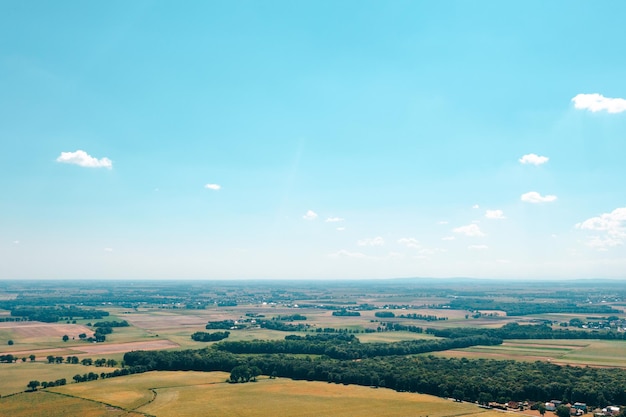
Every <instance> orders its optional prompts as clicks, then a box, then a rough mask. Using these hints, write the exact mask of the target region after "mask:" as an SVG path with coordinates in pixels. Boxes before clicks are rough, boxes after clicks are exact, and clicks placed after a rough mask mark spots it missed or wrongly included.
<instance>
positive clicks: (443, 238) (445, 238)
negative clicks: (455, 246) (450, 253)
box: [441, 236, 456, 240]
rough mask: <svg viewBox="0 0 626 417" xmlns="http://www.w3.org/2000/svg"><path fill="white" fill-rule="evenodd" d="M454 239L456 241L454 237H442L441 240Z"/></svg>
mask: <svg viewBox="0 0 626 417" xmlns="http://www.w3.org/2000/svg"><path fill="white" fill-rule="evenodd" d="M454 239H456V237H454V236H444V237H442V238H441V240H454Z"/></svg>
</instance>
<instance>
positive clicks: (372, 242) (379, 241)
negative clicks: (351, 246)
mask: <svg viewBox="0 0 626 417" xmlns="http://www.w3.org/2000/svg"><path fill="white" fill-rule="evenodd" d="M356 244H357V245H359V246H382V245H384V244H385V239H383V238H382V237H380V236H377V237H374V238H367V239H361V240H359V241H358V242H357V243H356Z"/></svg>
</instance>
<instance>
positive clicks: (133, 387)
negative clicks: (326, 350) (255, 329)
mask: <svg viewBox="0 0 626 417" xmlns="http://www.w3.org/2000/svg"><path fill="white" fill-rule="evenodd" d="M227 377H228V374H227V373H224V372H149V373H145V374H140V375H130V376H128V377H119V378H111V379H106V380H102V381H94V382H88V383H82V384H72V385H68V386H65V387H56V388H52V389H51V391H54V392H60V393H64V394H68V395H72V396H75V397H79V398H85V399H89V400H91V401H96V402H101V403H107V404H111V405H113V406H116V407H120V408H123V409H126V410H129V411H130V410H133V411H136V412H143V413H147V414H150V415H153V416H157V417H173V416H176V417H179V416H181V417H185V416H189V417H191V416H193V417H204V416H242V417H243V416H245V417H261V416H262V417H267V416H268V415H281V416H294V417H300V416H302V417H320V416H322V417H323V416H333V417H353V416H354V417H356V416H359V417H360V416H365V415H368V416H386V417H400V416H402V417H404V416H429V417H444V416H446V417H448V416H449V417H454V416H464V417H474V416H476V417H495V416H501V415H502V414H501V413H498V412H495V411H492V410H484V409H481V408H478V407H477V406H476V405H474V404H468V403H455V402H453V401H449V400H445V399H442V398H438V397H433V396H429V395H422V394H414V393H400V392H395V391H392V390H388V389H382V388H381V389H372V388H369V387H361V386H355V385H349V386H347V385H337V384H328V383H325V382H306V381H292V380H290V379H283V378H278V379H274V380H271V379H267V378H266V377H261V379H260V380H259V382H256V383H248V384H228V383H225V382H224V381H225V379H226V378H227ZM1 404H2V403H1V402H0V405H1Z"/></svg>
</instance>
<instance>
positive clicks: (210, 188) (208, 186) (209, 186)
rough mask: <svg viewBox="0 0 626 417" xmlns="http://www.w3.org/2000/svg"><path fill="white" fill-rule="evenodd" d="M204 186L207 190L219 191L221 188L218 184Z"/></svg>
mask: <svg viewBox="0 0 626 417" xmlns="http://www.w3.org/2000/svg"><path fill="white" fill-rule="evenodd" d="M204 188H206V189H207V190H213V191H219V190H221V189H222V186H221V185H219V184H206V185H205V186H204Z"/></svg>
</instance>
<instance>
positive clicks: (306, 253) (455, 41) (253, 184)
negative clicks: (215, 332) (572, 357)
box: [0, 0, 626, 279]
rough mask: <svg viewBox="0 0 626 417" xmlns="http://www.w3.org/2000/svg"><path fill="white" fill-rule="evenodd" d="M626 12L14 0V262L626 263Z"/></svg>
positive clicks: (333, 271)
mask: <svg viewBox="0 0 626 417" xmlns="http://www.w3.org/2000/svg"><path fill="white" fill-rule="evenodd" d="M624 15H626V3H624V2H621V1H606V2H601V3H598V2H589V1H552V2H544V1H507V2H503V1H490V2H489V1H481V2H467V1H459V2H455V1H441V2H440V1H421V2H418V1H393V2H375V1H363V0H358V1H341V2H336V1H303V2H292V1H266V2H253V1H239V2H232V1H220V2H218V1H214V2H209V1H195V2H194V1H190V2H185V3H184V4H182V5H181V4H180V3H175V2H165V1H163V2H158V1H133V2H127V1H110V2H99V3H98V2H78V1H76V2H72V1H64V2H61V3H59V2H43V1H42V2H37V1H30V2H24V1H3V2H2V3H1V4H0V144H1V145H2V152H1V153H0V192H1V194H2V198H0V278H81V279H82V278H85V279H89V278H197V279H220V278H280V279H303V278H386V277H458V276H464V277H483V278H500V279H511V278H521V279H538V278H594V277H607V278H624V277H626V249H625V243H626V183H625V182H624V181H625V179H626V164H625V163H624V161H623V160H624V156H625V155H626V100H624V99H625V98H626V78H625V77H624V74H626V54H624V53H623V45H622V44H623V40H624V39H626V26H624V24H623V16H624Z"/></svg>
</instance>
